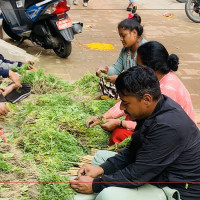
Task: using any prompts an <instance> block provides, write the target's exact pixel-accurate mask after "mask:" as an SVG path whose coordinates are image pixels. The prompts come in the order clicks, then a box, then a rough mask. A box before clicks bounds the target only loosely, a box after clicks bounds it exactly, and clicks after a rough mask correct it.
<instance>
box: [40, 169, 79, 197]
mask: <svg viewBox="0 0 200 200" xmlns="http://www.w3.org/2000/svg"><path fill="white" fill-rule="evenodd" d="M40 182H43V183H42V187H41V191H42V192H41V194H40V197H39V199H41V200H49V199H51V200H62V199H63V200H72V199H73V196H74V194H75V192H74V190H72V189H71V188H70V185H69V183H68V182H69V179H68V178H67V177H61V176H60V175H59V174H56V173H47V174H44V175H43V176H42V177H41V178H40ZM55 182H56V183H55Z"/></svg>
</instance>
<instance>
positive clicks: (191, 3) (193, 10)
mask: <svg viewBox="0 0 200 200" xmlns="http://www.w3.org/2000/svg"><path fill="white" fill-rule="evenodd" d="M185 12H186V15H187V16H188V18H189V19H190V20H192V21H193V22H196V23H200V0H187V2H186V3H185Z"/></svg>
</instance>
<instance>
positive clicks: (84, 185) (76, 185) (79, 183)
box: [70, 176, 93, 194]
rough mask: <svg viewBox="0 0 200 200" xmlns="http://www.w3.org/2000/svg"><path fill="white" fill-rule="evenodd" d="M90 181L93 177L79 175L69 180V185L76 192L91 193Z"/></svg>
mask: <svg viewBox="0 0 200 200" xmlns="http://www.w3.org/2000/svg"><path fill="white" fill-rule="evenodd" d="M92 182H93V178H91V177H90V176H80V177H78V178H75V179H74V180H71V181H70V184H71V187H72V188H73V189H74V190H76V191H77V192H80V193H83V194H92V193H93V190H92Z"/></svg>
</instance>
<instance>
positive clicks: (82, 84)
mask: <svg viewBox="0 0 200 200" xmlns="http://www.w3.org/2000/svg"><path fill="white" fill-rule="evenodd" d="M98 84H99V78H98V77H97V76H95V75H94V74H91V73H86V74H85V75H84V77H83V78H81V79H79V80H77V81H76V82H75V83H74V86H75V87H76V89H78V90H79V91H81V92H82V93H83V94H89V95H92V96H94V95H96V94H97V93H98V92H99V86H98Z"/></svg>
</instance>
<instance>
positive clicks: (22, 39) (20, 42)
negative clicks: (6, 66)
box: [17, 37, 26, 47]
mask: <svg viewBox="0 0 200 200" xmlns="http://www.w3.org/2000/svg"><path fill="white" fill-rule="evenodd" d="M25 39H26V38H25V37H22V38H21V40H20V41H19V43H18V44H17V46H18V47H19V46H20V45H21V44H22V42H23V41H24V40H25Z"/></svg>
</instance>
